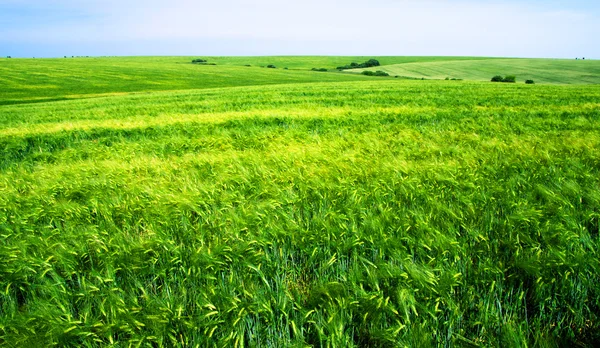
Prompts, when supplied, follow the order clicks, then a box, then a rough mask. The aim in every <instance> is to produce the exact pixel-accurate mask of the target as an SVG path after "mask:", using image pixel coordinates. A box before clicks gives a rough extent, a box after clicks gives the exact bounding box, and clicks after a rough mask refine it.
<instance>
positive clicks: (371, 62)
mask: <svg viewBox="0 0 600 348" xmlns="http://www.w3.org/2000/svg"><path fill="white" fill-rule="evenodd" d="M380 65H381V64H379V61H378V60H377V59H369V60H367V61H366V62H364V63H360V64H358V63H354V62H352V63H350V65H344V66H338V67H337V68H336V69H338V70H345V69H363V68H372V67H374V66H380Z"/></svg>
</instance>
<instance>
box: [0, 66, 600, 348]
mask: <svg viewBox="0 0 600 348" xmlns="http://www.w3.org/2000/svg"><path fill="white" fill-rule="evenodd" d="M169 59H170V58H169ZM134 60H135V59H134ZM311 65H312V64H311ZM191 68H197V67H194V66H192V67H191ZM200 68H208V67H200ZM249 69H250V68H249ZM258 69H260V68H257V71H260V74H264V75H263V76H264V79H265V80H267V79H269V78H270V76H275V75H268V74H270V73H271V71H273V70H275V69H262V70H258ZM276 70H279V69H276ZM223 71H228V70H226V69H225V70H223ZM257 74H258V73H257ZM316 74H318V76H325V75H328V74H327V73H316ZM346 75H349V74H331V76H335V78H337V77H338V76H346ZM365 79H368V80H367V81H347V82H320V83H307V82H303V83H295V84H293V83H290V84H280V85H262V86H238V87H223V88H204V89H195V90H186V91H161V92H150V93H134V94H128V95H111V96H97V97H96V98H87V99H77V100H64V101H54V102H40V103H26V104H15V105H3V106H0V151H1V153H2V154H3V156H2V161H1V162H0V191H1V193H2V194H1V195H0V345H1V346H15V347H18V346H26V345H33V346H52V345H58V346H78V347H79V346H88V347H95V346H115V347H120V346H130V345H132V346H199V347H204V346H218V347H220V346H276V347H281V346H297V347H300V346H329V347H340V346H356V347H359V346H365V347H366V346H369V347H372V346H374V347H377V346H379V347H386V346H454V345H455V346H498V347H499V346H539V347H546V346H549V347H552V346H565V345H579V346H586V345H587V346H594V345H597V344H598V342H599V340H600V336H599V335H598V332H600V321H599V318H598V313H600V290H599V288H598V286H597V284H598V281H600V279H599V276H598V275H599V274H600V257H599V256H600V255H599V251H600V235H599V230H598V227H599V223H598V220H599V218H600V194H599V192H600V190H599V188H600V173H599V172H600V104H599V103H598V100H600V86H595V85H578V86H555V85H540V84H536V85H524V84H517V85H514V84H492V83H482V82H469V81H452V82H450V81H410V80H397V79H386V78H370V79H369V78H365ZM57 82H61V81H60V80H58V81H57ZM61 83H62V82H61ZM174 83H175V82H174ZM259 83H261V81H259ZM65 85H67V83H65ZM142 87H143V86H142ZM123 88H125V87H123ZM131 88H133V87H131ZM23 98H24V99H23V100H25V101H27V100H28V97H26V96H25V97H23Z"/></svg>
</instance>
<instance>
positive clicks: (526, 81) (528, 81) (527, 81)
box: [525, 80, 535, 85]
mask: <svg viewBox="0 0 600 348" xmlns="http://www.w3.org/2000/svg"><path fill="white" fill-rule="evenodd" d="M525 83H526V84H528V85H533V84H534V83H535V82H533V80H525Z"/></svg>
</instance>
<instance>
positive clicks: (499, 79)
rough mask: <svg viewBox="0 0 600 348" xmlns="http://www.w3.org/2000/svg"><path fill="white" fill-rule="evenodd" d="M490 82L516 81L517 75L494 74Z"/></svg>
mask: <svg viewBox="0 0 600 348" xmlns="http://www.w3.org/2000/svg"><path fill="white" fill-rule="evenodd" d="M492 82H507V83H515V82H517V77H516V76H514V75H506V77H502V76H500V75H496V76H494V77H492Z"/></svg>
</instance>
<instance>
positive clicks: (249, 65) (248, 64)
mask: <svg viewBox="0 0 600 348" xmlns="http://www.w3.org/2000/svg"><path fill="white" fill-rule="evenodd" d="M244 66H252V65H250V64H246V65H244Z"/></svg>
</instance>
